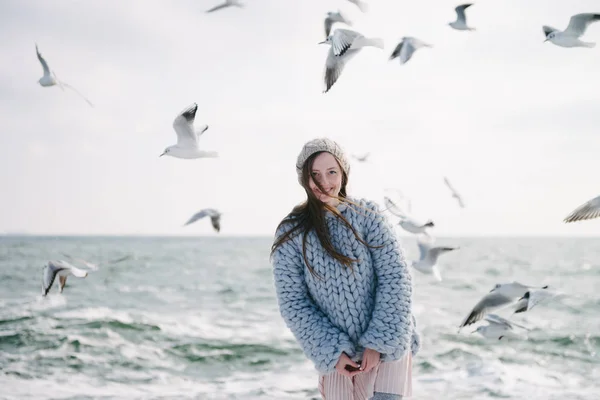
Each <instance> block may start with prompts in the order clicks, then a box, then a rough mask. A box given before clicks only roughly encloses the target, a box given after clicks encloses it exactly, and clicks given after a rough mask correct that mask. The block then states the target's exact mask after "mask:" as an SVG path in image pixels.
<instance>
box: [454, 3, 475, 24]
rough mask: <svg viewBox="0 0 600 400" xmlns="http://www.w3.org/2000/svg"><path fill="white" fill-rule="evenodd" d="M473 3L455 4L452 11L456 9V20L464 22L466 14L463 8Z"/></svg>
mask: <svg viewBox="0 0 600 400" xmlns="http://www.w3.org/2000/svg"><path fill="white" fill-rule="evenodd" d="M472 5H473V4H461V5H460V6H457V7H456V8H455V9H454V11H456V17H457V21H462V22H464V23H466V22H467V16H466V15H465V10H466V9H467V8H469V7H471V6H472Z"/></svg>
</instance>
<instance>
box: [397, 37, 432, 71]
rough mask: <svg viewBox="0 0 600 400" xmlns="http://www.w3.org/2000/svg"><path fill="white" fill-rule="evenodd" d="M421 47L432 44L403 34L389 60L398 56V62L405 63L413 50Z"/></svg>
mask: <svg viewBox="0 0 600 400" xmlns="http://www.w3.org/2000/svg"><path fill="white" fill-rule="evenodd" d="M421 47H433V46H432V45H430V44H428V43H425V42H423V41H421V40H419V39H417V38H414V37H411V36H405V37H403V38H402V41H401V42H400V43H398V45H397V46H396V48H395V49H394V51H393V52H392V54H391V55H390V60H393V59H394V58H398V60H400V64H405V63H406V62H408V60H410V58H411V57H412V55H413V54H414V52H415V51H416V50H417V49H420V48H421Z"/></svg>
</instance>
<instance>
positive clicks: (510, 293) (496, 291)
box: [459, 282, 548, 330]
mask: <svg viewBox="0 0 600 400" xmlns="http://www.w3.org/2000/svg"><path fill="white" fill-rule="evenodd" d="M547 288H548V286H543V287H534V286H527V285H523V284H521V283H519V282H510V283H498V284H496V286H494V288H493V289H492V290H491V291H490V292H489V293H488V294H486V295H485V296H483V298H482V299H481V300H479V302H478V303H477V304H476V305H475V307H473V309H472V310H471V311H470V312H469V315H467V317H466V318H465V319H464V320H463V322H462V323H461V324H460V326H459V330H460V328H462V327H464V326H467V325H471V324H473V323H475V322H477V321H479V320H481V319H482V318H483V317H484V316H485V315H486V314H489V313H491V312H493V311H495V310H497V309H500V308H503V307H506V306H509V305H511V304H514V303H515V302H516V301H517V300H518V299H519V298H521V297H523V296H524V295H525V293H526V292H527V291H528V290H530V289H547Z"/></svg>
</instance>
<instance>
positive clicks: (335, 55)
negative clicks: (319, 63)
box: [319, 29, 383, 93]
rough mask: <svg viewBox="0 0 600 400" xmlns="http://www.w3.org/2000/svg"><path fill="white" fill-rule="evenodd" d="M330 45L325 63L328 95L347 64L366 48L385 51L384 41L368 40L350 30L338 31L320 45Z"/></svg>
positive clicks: (325, 91)
mask: <svg viewBox="0 0 600 400" xmlns="http://www.w3.org/2000/svg"><path fill="white" fill-rule="evenodd" d="M323 43H326V44H329V45H331V48H330V49H329V54H328V55H327V60H326V62H325V90H324V93H327V92H328V91H329V89H331V87H332V86H333V84H334V83H335V82H336V81H337V80H338V78H339V77H340V75H341V74H342V71H343V69H344V66H345V65H346V63H347V62H348V61H349V60H350V59H351V58H352V57H354V56H355V55H356V54H358V52H359V51H360V50H361V49H362V48H363V47H366V46H372V47H377V48H380V49H383V40H382V39H379V38H366V37H364V36H363V35H361V34H360V33H358V32H355V31H352V30H349V29H336V30H335V32H334V33H333V35H329V36H328V37H327V39H326V40H325V41H323V42H320V43H319V44H323Z"/></svg>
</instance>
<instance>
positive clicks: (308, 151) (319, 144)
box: [296, 138, 350, 184]
mask: <svg viewBox="0 0 600 400" xmlns="http://www.w3.org/2000/svg"><path fill="white" fill-rule="evenodd" d="M320 151H326V152H328V153H331V154H333V156H334V157H335V158H336V159H337V160H338V162H339V163H340V167H342V170H344V172H345V173H346V175H349V174H350V162H349V161H348V158H347V157H346V153H344V150H343V149H342V148H341V146H340V145H339V144H337V143H336V142H334V141H333V140H331V139H327V138H318V139H313V140H311V141H310V142H307V143H306V144H305V145H304V147H303V148H302V151H301V152H300V154H299V155H298V160H297V161H296V172H297V173H298V182H300V184H302V167H303V166H304V163H305V162H306V160H308V158H309V157H310V156H312V155H313V154H315V153H318V152H320Z"/></svg>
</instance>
